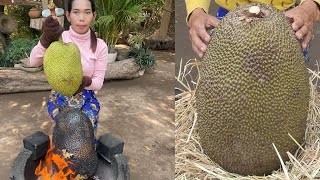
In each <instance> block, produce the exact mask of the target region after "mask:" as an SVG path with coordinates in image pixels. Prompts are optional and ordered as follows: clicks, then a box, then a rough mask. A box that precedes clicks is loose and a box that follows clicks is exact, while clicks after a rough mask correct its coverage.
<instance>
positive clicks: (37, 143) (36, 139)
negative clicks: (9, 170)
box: [23, 131, 50, 160]
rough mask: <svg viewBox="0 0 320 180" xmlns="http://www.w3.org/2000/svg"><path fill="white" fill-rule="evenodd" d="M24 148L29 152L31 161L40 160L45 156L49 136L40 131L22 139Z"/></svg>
mask: <svg viewBox="0 0 320 180" xmlns="http://www.w3.org/2000/svg"><path fill="white" fill-rule="evenodd" d="M23 145H24V148H26V149H28V150H30V151H31V152H32V155H33V160H37V159H40V158H41V157H43V156H45V155H46V154H47V151H48V148H49V145H50V139H49V136H48V135H46V134H45V133H43V132H41V131H37V132H35V133H33V134H31V135H30V136H28V137H26V138H24V139H23Z"/></svg>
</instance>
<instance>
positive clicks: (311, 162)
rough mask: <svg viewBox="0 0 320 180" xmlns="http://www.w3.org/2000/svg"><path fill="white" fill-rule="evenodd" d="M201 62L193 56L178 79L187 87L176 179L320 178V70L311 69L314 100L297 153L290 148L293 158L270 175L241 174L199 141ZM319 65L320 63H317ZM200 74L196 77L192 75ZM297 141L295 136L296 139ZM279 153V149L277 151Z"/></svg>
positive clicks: (180, 109)
mask: <svg viewBox="0 0 320 180" xmlns="http://www.w3.org/2000/svg"><path fill="white" fill-rule="evenodd" d="M199 64H200V62H199V61H197V60H195V59H193V60H189V61H188V62H187V63H186V65H184V67H182V64H181V63H180V71H179V74H178V77H176V80H177V81H178V82H179V83H180V84H181V86H182V87H183V89H180V90H181V91H182V93H181V94H178V95H176V98H177V99H178V100H176V101H175V107H176V114H175V125H176V131H175V134H176V140H175V141H176V142H175V143H176V147H175V154H176V155H175V179H177V180H184V179H201V180H205V179H232V180H234V179H236V180H240V179H241V180H245V179H246V180H253V179H255V180H257V179H259V180H261V179H268V180H274V179H287V180H289V179H290V180H291V179H292V180H296V179H320V152H319V150H320V138H319V133H320V98H319V92H318V91H319V90H317V88H316V87H317V86H318V83H320V82H319V80H320V71H319V69H318V70H317V71H312V70H310V69H308V71H309V73H310V78H309V84H310V95H311V98H310V103H309V114H308V119H307V130H306V133H305V141H304V142H305V143H304V144H301V145H299V146H300V148H299V149H298V150H297V152H296V153H295V154H291V153H289V152H288V156H289V158H290V161H288V162H283V161H282V160H281V157H279V159H280V161H281V164H282V167H281V168H280V169H279V170H278V171H274V172H273V173H272V174H271V175H269V176H241V175H238V174H234V173H229V172H227V171H225V170H223V169H222V168H221V167H219V165H218V164H216V163H214V162H213V161H211V160H210V159H209V158H208V157H207V156H206V155H205V154H204V153H203V150H202V148H201V145H200V143H199V140H200V138H199V136H198V132H197V112H196V108H195V96H194V95H195V91H196V89H197V82H198V80H199V78H200V77H199V74H198V70H199ZM317 67H319V66H317ZM191 72H192V74H196V75H197V77H196V79H192V77H194V76H191ZM292 140H293V141H294V139H292ZM275 153H276V151H275Z"/></svg>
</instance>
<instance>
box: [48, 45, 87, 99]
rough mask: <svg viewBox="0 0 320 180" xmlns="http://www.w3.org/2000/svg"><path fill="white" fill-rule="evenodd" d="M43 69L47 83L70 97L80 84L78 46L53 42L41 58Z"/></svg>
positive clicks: (80, 70) (80, 72)
mask: <svg viewBox="0 0 320 180" xmlns="http://www.w3.org/2000/svg"><path fill="white" fill-rule="evenodd" d="M43 68H44V72H45V75H46V78H47V81H48V83H49V84H50V85H51V86H52V88H53V89H54V90H55V91H57V92H59V93H61V94H62V95H64V96H68V97H70V96H72V95H73V94H74V93H75V92H76V91H77V90H78V89H79V86H80V84H81V83H82V65H81V56H80V50H79V48H78V46H77V45H76V44H74V43H63V41H62V40H61V39H60V41H55V42H53V43H51V44H50V46H49V47H48V49H47V50H46V52H45V55H44V58H43Z"/></svg>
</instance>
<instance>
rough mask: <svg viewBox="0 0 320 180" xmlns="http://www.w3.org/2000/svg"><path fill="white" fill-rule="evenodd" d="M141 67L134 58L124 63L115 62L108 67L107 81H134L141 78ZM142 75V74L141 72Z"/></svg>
mask: <svg viewBox="0 0 320 180" xmlns="http://www.w3.org/2000/svg"><path fill="white" fill-rule="evenodd" d="M139 70H140V67H139V65H137V64H136V63H135V62H134V59H133V58H130V59H125V60H122V61H115V62H113V63H109V64H108V65H107V71H106V75H105V77H104V79H105V80H112V79H133V78H137V77H139V76H140V74H139ZM140 73H141V72H140Z"/></svg>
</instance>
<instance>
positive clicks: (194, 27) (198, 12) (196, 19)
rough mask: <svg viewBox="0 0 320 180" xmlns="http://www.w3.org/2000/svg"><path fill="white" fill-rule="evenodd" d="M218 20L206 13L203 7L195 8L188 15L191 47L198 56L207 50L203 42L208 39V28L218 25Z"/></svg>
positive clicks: (201, 55)
mask: <svg viewBox="0 0 320 180" xmlns="http://www.w3.org/2000/svg"><path fill="white" fill-rule="evenodd" d="M218 22H219V20H218V19H217V18H216V17H214V16H211V15H209V14H207V13H206V12H205V11H204V10H203V9H201V8H197V9H195V10H193V11H192V13H191V14H190V16H189V20H188V25H189V28H190V29H189V38H190V40H191V43H192V49H193V50H194V51H195V52H196V53H197V54H198V55H199V57H200V58H202V57H203V54H204V53H205V52H206V50H207V45H206V44H205V42H209V41H210V35H209V33H208V31H207V30H208V29H213V28H214V27H218Z"/></svg>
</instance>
